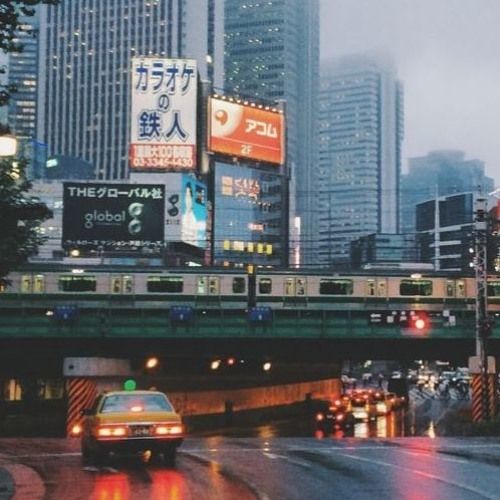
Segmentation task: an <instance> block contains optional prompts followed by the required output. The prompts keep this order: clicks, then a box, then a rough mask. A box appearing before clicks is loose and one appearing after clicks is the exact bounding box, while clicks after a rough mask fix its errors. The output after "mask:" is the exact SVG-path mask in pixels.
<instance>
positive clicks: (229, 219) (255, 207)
mask: <svg viewBox="0 0 500 500" xmlns="http://www.w3.org/2000/svg"><path fill="white" fill-rule="evenodd" d="M284 182H285V181H284V178H283V177H282V176H280V175H277V174H270V173H267V172H263V171H261V170H256V169H252V168H249V167H248V166H237V165H229V164H225V163H222V162H216V163H215V179H214V192H215V199H214V228H213V234H214V236H213V237H214V242H215V243H214V264H216V265H226V263H236V262H243V263H257V264H265V265H284V264H285V262H286V256H285V253H284V252H285V249H286V242H287V234H286V219H287V210H286V209H284V208H283V207H284V206H285V201H284V193H285V191H284Z"/></svg>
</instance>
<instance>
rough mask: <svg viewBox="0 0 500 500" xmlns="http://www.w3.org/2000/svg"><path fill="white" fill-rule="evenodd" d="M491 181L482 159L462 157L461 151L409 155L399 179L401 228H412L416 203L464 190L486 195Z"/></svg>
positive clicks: (405, 230)
mask: <svg viewBox="0 0 500 500" xmlns="http://www.w3.org/2000/svg"><path fill="white" fill-rule="evenodd" d="M493 189H494V181H493V179H492V178H491V177H487V176H486V175H485V168H484V162H482V161H481V160H477V159H475V160H466V159H465V153H464V152H463V151H453V150H450V151H431V152H430V153H428V154H427V155H426V156H422V157H419V158H410V159H409V172H408V174H405V175H403V176H402V179H401V230H402V232H404V233H412V232H414V231H415V228H416V206H417V204H419V203H421V202H424V201H426V200H429V199H434V198H436V197H442V196H446V195H450V194H454V193H463V192H467V191H471V192H475V193H482V194H483V195H486V194H488V193H490V192H492V191H493Z"/></svg>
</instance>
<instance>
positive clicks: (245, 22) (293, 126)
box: [224, 0, 319, 264]
mask: <svg viewBox="0 0 500 500" xmlns="http://www.w3.org/2000/svg"><path fill="white" fill-rule="evenodd" d="M224 39H225V43H224V72H225V80H224V91H225V93H227V94H230V95H234V96H237V97H241V98H243V99H245V98H247V99H249V100H258V99H262V100H266V101H276V102H278V101H285V109H286V121H287V140H286V146H287V159H286V167H287V169H288V173H289V175H290V176H291V177H292V178H293V181H294V182H293V183H292V185H295V187H296V188H295V191H294V192H293V193H291V194H290V197H291V198H294V202H295V206H296V215H298V216H300V218H301V227H302V232H301V243H300V261H301V263H302V264H310V263H313V262H314V254H313V244H314V240H315V237H314V228H313V221H314V219H313V215H314V210H315V206H316V196H315V193H314V192H313V185H312V169H313V167H314V165H315V164H316V158H317V156H316V155H317V128H316V127H317V120H316V118H315V117H316V111H317V90H318V75H319V3H318V1H317V0H308V1H303V0H283V1H280V2H248V1H246V0H226V1H225V13H224ZM292 205H293V203H292ZM296 248H299V247H298V246H296Z"/></svg>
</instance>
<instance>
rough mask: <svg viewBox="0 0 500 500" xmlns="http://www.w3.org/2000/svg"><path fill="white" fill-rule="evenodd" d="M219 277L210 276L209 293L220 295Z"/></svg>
mask: <svg viewBox="0 0 500 500" xmlns="http://www.w3.org/2000/svg"><path fill="white" fill-rule="evenodd" d="M219 288H220V287H219V278H216V277H215V276H210V277H209V278H208V293H209V295H219Z"/></svg>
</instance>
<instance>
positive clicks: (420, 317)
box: [409, 311, 430, 333]
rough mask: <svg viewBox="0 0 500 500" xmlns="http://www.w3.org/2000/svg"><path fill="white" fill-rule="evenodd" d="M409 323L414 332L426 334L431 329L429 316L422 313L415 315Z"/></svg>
mask: <svg viewBox="0 0 500 500" xmlns="http://www.w3.org/2000/svg"><path fill="white" fill-rule="evenodd" d="M409 323H410V324H409V326H410V328H411V329H412V330H415V331H417V332H420V333H426V332H427V330H428V329H429V327H430V319H429V317H428V316H427V314H426V313H424V312H421V311H419V312H417V313H414V314H413V315H412V316H411V317H410V321H409Z"/></svg>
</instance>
